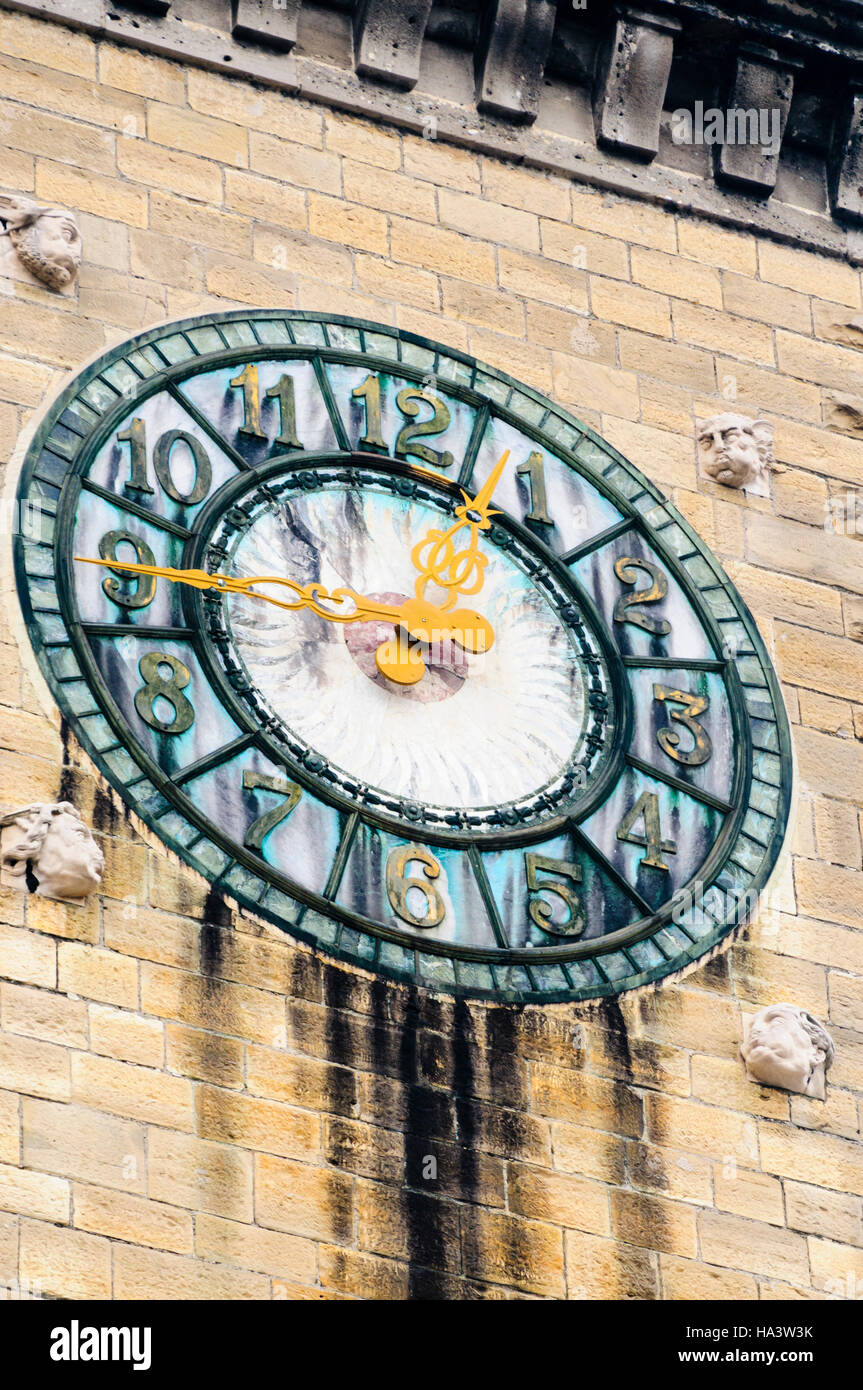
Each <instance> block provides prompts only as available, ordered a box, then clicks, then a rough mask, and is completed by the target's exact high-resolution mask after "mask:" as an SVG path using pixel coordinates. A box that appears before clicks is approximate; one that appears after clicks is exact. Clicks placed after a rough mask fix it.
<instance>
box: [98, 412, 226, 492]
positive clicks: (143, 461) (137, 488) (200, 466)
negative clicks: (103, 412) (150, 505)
mask: <svg viewBox="0 0 863 1390" xmlns="http://www.w3.org/2000/svg"><path fill="white" fill-rule="evenodd" d="M117 439H118V441H119V442H120V443H123V444H128V445H129V448H130V451H131V466H130V472H129V480H128V482H127V483H125V484H124V491H125V492H130V493H139V494H146V493H148V494H151V495H152V494H153V492H154V489H153V488H152V487H151V486H150V483H149V478H148V470H147V425H146V421H144V420H141V419H136V420H133V421H132V423H131V425H130V426H129V428H128V429H127V430H122V431H121V432H120V433H119V434H118V435H117ZM177 444H184V445H185V446H186V448H187V449H188V450H189V453H190V454H191V455H192V460H193V462H194V464H195V481H194V483H193V485H192V487H191V489H190V491H189V492H181V491H180V489H179V488H178V487H177V485H176V483H175V482H174V478H173V474H172V473H171V456H172V453H173V451H174V447H175V445H177ZM153 468H154V470H155V473H156V477H157V479H158V481H159V483H160V485H161V487H162V489H163V490H164V491H165V492H166V493H167V494H168V496H169V497H172V498H173V499H174V501H175V502H181V503H182V504H183V505H184V506H187V507H191V506H195V505H197V503H198V502H203V500H204V498H205V497H206V495H207V493H208V492H209V491H210V484H211V483H212V481H213V469H212V466H211V464H210V459H209V455H208V454H207V451H206V449H205V448H204V446H203V444H202V443H201V441H200V440H199V439H196V438H195V436H194V435H193V434H188V433H187V432H186V430H166V431H165V433H164V434H162V435H160V436H159V438H158V440H157V441H156V447H155V448H154V450H153Z"/></svg>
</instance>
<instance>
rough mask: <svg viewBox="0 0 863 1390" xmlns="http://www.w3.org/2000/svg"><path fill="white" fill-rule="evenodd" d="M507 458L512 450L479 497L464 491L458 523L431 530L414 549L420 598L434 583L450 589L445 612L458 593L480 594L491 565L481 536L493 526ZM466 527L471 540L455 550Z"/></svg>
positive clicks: (459, 506) (417, 593)
mask: <svg viewBox="0 0 863 1390" xmlns="http://www.w3.org/2000/svg"><path fill="white" fill-rule="evenodd" d="M508 458H509V449H505V450H504V452H503V454H502V455H501V457H500V458H499V459H498V461H497V463H496V464H495V466H494V468H493V469H492V471H491V473H490V474H489V475H488V477H487V478H486V480H485V482H484V483H483V485H482V487H481V488H480V490H479V492H478V493H477V495H476V497H473V498H472V497H469V496H468V494H467V493H466V492H465V491H464V490H462V497H463V498H464V502H462V503H460V504H459V505H458V506H457V507H456V509H455V514H456V517H457V518H458V520H457V521H456V522H454V523H453V525H452V526H450V527H449V529H448V530H447V531H439V530H437V529H433V530H430V531H428V532H426V534H425V535H424V536H423V538H422V540H421V541H419V542H418V543H417V544H416V545H415V546H414V548H413V550H412V551H411V560H412V562H413V564H414V567H415V568H416V569H418V570H419V572H420V573H419V578H418V579H417V581H416V586H415V593H416V596H417V598H418V599H421V598H423V597H424V595H425V591H426V587H427V586H428V585H429V584H434V585H435V586H436V587H437V588H440V589H445V590H447V598H446V600H445V602H444V603H443V604H442V605H441V607H442V609H443V610H444V611H446V610H447V609H449V608H451V607H452V605H453V604H454V603H455V600H456V596H457V595H458V594H476V593H479V591H480V589H481V588H482V586H483V583H484V581H485V567H486V565H487V564H488V559H487V557H486V556H485V555H483V554H482V553H481V552H480V550H479V533H480V531H487V530H488V529H489V527H490V526H491V522H490V520H489V518H490V517H491V516H494V515H495V512H494V510H493V509H492V508H491V507H490V506H489V503H490V501H491V498H492V494H493V492H494V490H495V488H496V487H497V484H498V481H499V479H500V475H501V473H502V472H503V470H504V468H505V467H506V461H507V459H508ZM465 527H467V529H468V531H469V533H470V538H469V540H468V543H467V545H466V546H465V548H464V549H463V550H456V548H455V537H456V536H457V535H458V533H459V531H462V530H464V529H465Z"/></svg>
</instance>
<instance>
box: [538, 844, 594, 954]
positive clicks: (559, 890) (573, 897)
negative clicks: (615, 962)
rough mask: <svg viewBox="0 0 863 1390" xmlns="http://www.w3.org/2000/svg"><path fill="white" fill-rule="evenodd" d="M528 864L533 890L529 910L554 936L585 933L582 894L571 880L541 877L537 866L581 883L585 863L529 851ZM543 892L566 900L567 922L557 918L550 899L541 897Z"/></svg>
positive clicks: (539, 925) (540, 924) (546, 930)
mask: <svg viewBox="0 0 863 1390" xmlns="http://www.w3.org/2000/svg"><path fill="white" fill-rule="evenodd" d="M524 867H525V870H526V872H527V886H528V890H529V891H530V893H531V898H530V901H529V903H528V909H527V910H528V912H529V913H530V915H531V918H532V919H533V921H534V922H535V923H536V925H537V926H538V927H541V928H542V930H543V931H545V932H549V933H551V935H552V936H581V934H582V932H583V931H584V912H583V910H582V907H581V903H580V901H579V898H578V895H577V893H576V891H575V889H574V888H572V887H571V886H570V885H569V884H568V883H555V882H554V881H553V880H552V879H550V878H537V876H536V871H537V869H542V870H544V871H545V872H546V873H549V874H560V875H561V877H563V878H570V879H572V882H573V883H581V866H580V865H579V864H571V863H570V862H569V861H568V860H566V859H547V858H546V857H545V855H543V854H525V856H524ZM541 893H554V894H555V896H556V897H558V898H560V899H561V900H562V902H564V903H565V904H566V908H567V912H568V916H567V918H566V920H565V921H564V922H555V921H554V920H553V918H552V913H553V909H552V907H551V904H550V903H547V902H546V901H545V899H544V898H542V897H540V894H541Z"/></svg>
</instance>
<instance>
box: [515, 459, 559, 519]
mask: <svg viewBox="0 0 863 1390" xmlns="http://www.w3.org/2000/svg"><path fill="white" fill-rule="evenodd" d="M515 471H516V473H518V474H520V475H521V476H522V477H526V478H527V485H528V488H529V489H530V511H529V512H528V513H527V515H526V516H525V518H524V519H525V521H538V522H539V523H540V524H541V525H542V526H553V525H554V521H553V520H552V518H551V517H550V516H549V514H548V499H547V497H546V495H545V467H544V465H543V461H542V454H541V453H540V452H539V450H538V449H534V451H533V453H532V454H531V455H530V457H529V458H528V459H527V461H526V462H525V463H520V464H519V465H518V468H517V469H516V470H515Z"/></svg>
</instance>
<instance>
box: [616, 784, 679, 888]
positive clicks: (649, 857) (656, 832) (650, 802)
mask: <svg viewBox="0 0 863 1390" xmlns="http://www.w3.org/2000/svg"><path fill="white" fill-rule="evenodd" d="M639 820H641V821H642V822H643V824H644V834H643V835H641V834H639V833H638V832H637V831H635V832H633V829H632V827H633V826H634V825H635V824H636V822H637V821H639ZM617 838H618V840H625V841H626V842H627V843H628V844H630V845H643V846H644V847H645V848H646V850H647V853H646V854H645V855H644V857H643V858H642V859H641V860H640V863H642V864H646V865H647V867H648V868H649V869H665V870H666V872H669V869H668V865H667V864H666V863H665V861H664V859H663V858H662V856H663V854H676V853H677V845H676V843H675V841H674V840H663V838H662V826H661V824H660V820H659V797H658V796H657V794H656V792H642V793H641V796H640V797H639V798H638V800H637V801H636V803H635V805H634V806H632V807H631V808H630V810H628V811H627V813H626V815H625V816H624V817H623V820H622V821H621V822H620V825H619V826H618V828H617Z"/></svg>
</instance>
